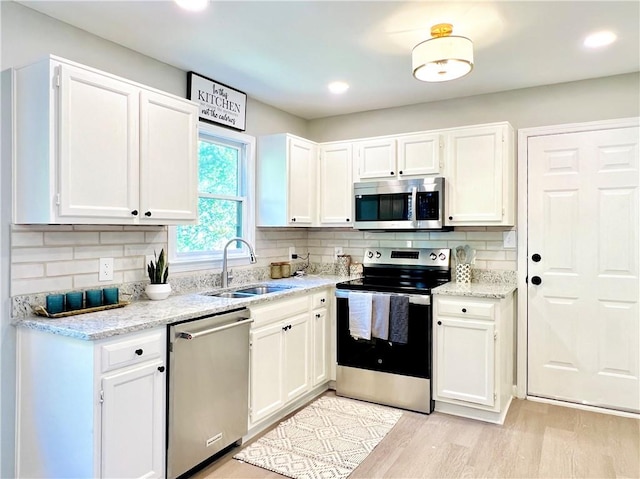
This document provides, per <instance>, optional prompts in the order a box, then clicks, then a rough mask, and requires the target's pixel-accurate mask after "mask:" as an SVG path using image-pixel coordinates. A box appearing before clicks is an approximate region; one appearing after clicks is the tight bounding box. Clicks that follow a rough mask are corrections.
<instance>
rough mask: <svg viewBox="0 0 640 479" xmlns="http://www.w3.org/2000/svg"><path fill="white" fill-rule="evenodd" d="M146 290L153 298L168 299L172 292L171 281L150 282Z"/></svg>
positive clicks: (149, 296) (148, 295) (150, 297)
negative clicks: (161, 282)
mask: <svg viewBox="0 0 640 479" xmlns="http://www.w3.org/2000/svg"><path fill="white" fill-rule="evenodd" d="M144 292H145V294H146V295H147V297H148V298H149V299H153V300H155V301H157V300H160V299H167V298H168V297H169V295H170V294H171V285H170V284H169V283H165V284H148V285H147V287H146V288H145V289H144Z"/></svg>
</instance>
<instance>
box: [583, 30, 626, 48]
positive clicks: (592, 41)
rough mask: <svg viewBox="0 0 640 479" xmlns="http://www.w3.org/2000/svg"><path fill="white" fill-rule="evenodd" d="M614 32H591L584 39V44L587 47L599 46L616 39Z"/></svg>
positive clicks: (608, 43)
mask: <svg viewBox="0 0 640 479" xmlns="http://www.w3.org/2000/svg"><path fill="white" fill-rule="evenodd" d="M616 38H618V37H616V34H615V33H613V32H610V31H606V30H604V31H601V32H596V33H592V34H591V35H588V36H587V38H585V39H584V46H585V47H588V48H600V47H604V46H606V45H610V44H611V43H613V42H615V41H616Z"/></svg>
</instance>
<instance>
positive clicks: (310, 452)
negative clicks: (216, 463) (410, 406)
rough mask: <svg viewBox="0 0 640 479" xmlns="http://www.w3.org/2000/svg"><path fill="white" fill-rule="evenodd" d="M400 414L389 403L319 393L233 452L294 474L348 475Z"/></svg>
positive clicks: (308, 477)
mask: <svg viewBox="0 0 640 479" xmlns="http://www.w3.org/2000/svg"><path fill="white" fill-rule="evenodd" d="M400 416H402V412H401V411H398V410H395V409H391V408H388V407H384V406H376V405H373V404H369V403H366V402H361V401H355V400H352V399H345V398H340V397H326V396H323V397H321V398H320V399H318V400H316V401H314V402H313V403H311V404H310V405H308V406H307V407H305V408H304V409H302V410H301V411H299V412H298V413H296V414H295V415H294V416H292V417H291V418H289V419H287V420H285V421H283V422H282V423H280V425H278V427H277V428H276V429H274V430H272V431H271V432H269V433H267V434H265V435H264V436H263V437H261V438H260V439H258V440H257V441H256V442H254V443H253V444H251V445H250V446H248V447H246V448H245V449H243V450H241V451H240V452H239V453H238V454H236V455H235V456H234V458H235V459H238V460H240V461H244V462H247V463H249V464H253V465H254V466H258V467H261V468H263V469H268V470H269V471H273V472H277V473H278V474H282V475H283V476H287V477H291V478H293V479H339V478H346V477H347V476H348V475H349V474H351V472H352V471H353V470H354V469H355V468H356V467H357V466H358V464H360V463H361V462H362V461H363V460H364V458H365V457H367V456H368V455H369V453H370V452H371V451H372V450H373V448H375V447H376V446H377V445H378V443H379V442H380V441H381V440H382V438H383V437H384V436H385V435H386V434H387V433H388V432H389V431H390V430H391V428H392V427H393V426H394V425H395V424H396V422H398V419H400Z"/></svg>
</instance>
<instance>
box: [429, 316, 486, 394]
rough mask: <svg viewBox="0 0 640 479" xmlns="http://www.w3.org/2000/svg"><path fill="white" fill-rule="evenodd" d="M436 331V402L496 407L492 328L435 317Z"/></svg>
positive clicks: (464, 320) (480, 323)
mask: <svg viewBox="0 0 640 479" xmlns="http://www.w3.org/2000/svg"><path fill="white" fill-rule="evenodd" d="M434 330H435V339H434V341H435V354H436V358H435V367H436V374H435V378H436V384H435V388H436V399H457V400H460V401H466V402H471V403H476V404H482V405H485V406H493V405H494V403H495V397H494V393H495V325H494V323H493V322H490V321H476V320H469V319H451V318H444V317H438V318H437V322H436V324H435V326H434Z"/></svg>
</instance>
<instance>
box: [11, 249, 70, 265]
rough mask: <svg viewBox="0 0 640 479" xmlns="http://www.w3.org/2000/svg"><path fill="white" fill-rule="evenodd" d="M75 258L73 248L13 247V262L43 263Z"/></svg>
mask: <svg viewBox="0 0 640 479" xmlns="http://www.w3.org/2000/svg"><path fill="white" fill-rule="evenodd" d="M70 259H73V248H70V247H66V246H65V247H62V246H60V247H51V248H13V249H12V250H11V262H12V263H42V262H46V261H64V260H70Z"/></svg>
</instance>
